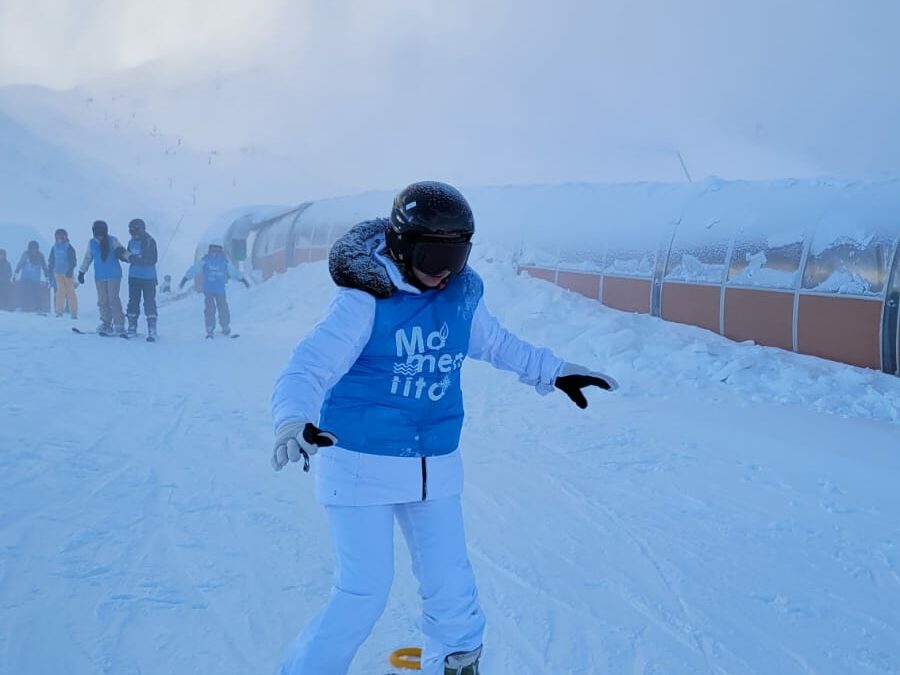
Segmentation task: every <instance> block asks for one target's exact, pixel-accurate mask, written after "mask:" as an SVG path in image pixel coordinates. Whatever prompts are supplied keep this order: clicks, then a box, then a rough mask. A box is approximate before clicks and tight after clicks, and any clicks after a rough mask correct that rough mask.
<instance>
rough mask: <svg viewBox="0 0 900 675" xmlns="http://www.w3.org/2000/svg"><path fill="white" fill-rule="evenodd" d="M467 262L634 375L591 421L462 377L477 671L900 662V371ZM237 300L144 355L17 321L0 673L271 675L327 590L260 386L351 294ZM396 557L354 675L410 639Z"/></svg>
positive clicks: (523, 325)
mask: <svg viewBox="0 0 900 675" xmlns="http://www.w3.org/2000/svg"><path fill="white" fill-rule="evenodd" d="M475 265H476V267H477V268H478V269H479V270H480V271H481V272H482V274H483V275H484V277H485V280H486V286H487V292H486V299H487V302H488V304H489V306H490V307H491V308H492V309H493V311H494V312H495V313H496V314H497V315H498V316H499V317H500V318H501V320H502V321H503V322H504V323H505V324H506V325H507V326H508V327H510V328H511V329H513V330H514V331H516V332H518V333H519V334H520V335H521V336H523V337H525V338H527V339H529V340H531V341H533V342H536V343H541V344H546V345H548V346H550V347H552V348H553V349H554V350H556V351H557V352H558V353H560V354H561V355H563V356H565V357H566V358H568V359H570V360H573V361H577V362H581V363H584V364H588V365H591V366H594V367H596V368H598V369H601V370H604V371H606V372H609V373H611V374H613V375H615V376H616V377H617V378H618V379H619V381H620V382H621V383H622V385H623V386H622V389H621V390H620V391H619V392H617V393H616V394H614V395H608V394H604V393H601V392H596V393H594V394H592V395H591V407H590V408H589V409H588V410H587V411H581V410H578V409H577V408H575V407H574V406H573V405H571V403H569V401H568V400H567V399H566V398H565V397H564V396H562V395H559V394H555V395H551V396H549V397H547V398H541V397H539V396H537V395H536V394H534V392H533V391H532V390H530V389H529V388H527V387H524V386H522V385H520V384H518V383H517V382H516V381H515V377H514V376H512V375H510V374H508V373H502V374H498V373H496V372H495V371H493V370H491V369H490V368H489V367H488V366H486V365H485V364H482V363H477V362H470V363H468V364H467V365H466V367H465V373H464V378H463V382H464V384H463V387H464V391H465V392H466V403H467V412H468V416H467V420H466V426H465V429H464V432H463V447H464V453H465V457H466V467H467V488H466V492H465V495H464V506H465V511H466V517H467V527H468V533H469V545H470V553H471V557H472V561H473V564H474V567H475V571H476V574H477V576H478V580H479V584H480V588H481V596H482V601H483V604H484V608H485V612H486V614H487V617H488V634H487V636H486V643H485V658H484V671H485V673H488V674H493V675H501V674H503V675H506V674H509V673H522V674H526V673H527V674H529V675H543V674H550V673H553V674H567V675H568V674H585V675H586V674H594V673H597V674H600V673H610V674H615V675H620V674H622V673H642V674H647V675H650V674H654V675H657V674H660V675H661V674H665V675H677V674H684V675H694V674H696V673H716V674H725V673H727V674H729V675H744V674H747V675H750V674H757V673H779V674H789V673H816V674H818V675H826V674H833V675H850V674H853V675H856V674H868V673H879V674H888V673H898V672H900V611H898V607H900V490H898V488H897V481H898V477H900V443H898V441H900V379H898V378H893V377H890V376H887V375H883V374H880V373H876V372H872V371H865V370H860V369H855V368H851V367H847V366H843V365H839V364H833V363H828V362H825V361H821V360H817V359H814V358H809V357H803V356H798V355H794V354H789V353H785V352H780V351H777V350H772V349H767V348H762V347H757V346H753V345H741V344H735V343H732V342H729V341H726V340H724V339H722V338H720V337H718V336H716V335H713V334H711V333H708V332H705V331H702V330H700V329H697V328H692V327H687V326H678V325H673V324H668V323H664V322H662V321H659V320H657V319H653V318H651V317H647V316H636V315H630V314H623V313H621V312H616V311H613V310H610V309H607V308H604V307H602V306H600V305H599V304H598V303H594V302H591V301H588V300H585V299H583V298H581V297H580V296H577V295H574V294H571V293H568V292H566V291H563V290H561V289H559V288H557V287H555V286H552V285H550V284H546V283H544V282H541V281H538V280H535V279H529V278H524V277H516V276H515V275H514V274H513V271H512V266H511V264H510V261H509V260H508V259H507V258H506V256H504V255H502V254H499V253H497V252H496V251H493V252H492V251H490V250H489V249H488V250H487V251H486V252H485V251H484V250H483V251H482V253H481V255H480V256H479V259H478V260H476V262H475ZM82 290H85V289H82ZM230 293H231V302H232V312H233V315H234V317H235V319H234V322H235V328H236V330H238V331H239V332H240V333H242V337H241V338H240V339H238V340H225V339H217V340H215V341H213V342H211V343H210V342H207V341H204V340H203V339H202V336H203V328H202V301H201V299H200V298H199V297H197V296H194V297H192V298H190V299H189V300H186V301H180V302H176V303H174V304H171V305H168V306H166V307H163V308H162V311H161V315H162V316H161V319H160V331H161V334H162V336H163V339H162V340H161V341H160V342H158V343H157V344H152V345H151V344H147V343H145V342H143V341H131V342H126V341H125V340H120V339H113V338H109V339H107V338H98V337H95V336H78V335H74V334H72V333H71V332H70V330H69V327H70V323H71V322H70V321H68V320H64V319H53V318H44V317H36V316H25V315H21V314H16V315H10V314H3V313H0V373H2V374H3V396H2V397H0V409H2V416H0V419H2V424H0V673H4V674H6V673H9V674H11V675H12V674H15V675H44V674H49V673H67V674H71V675H81V674H84V675H88V674H95V673H108V674H115V675H132V674H137V673H152V674H153V675H165V674H169V673H172V674H179V675H183V674H189V673H203V674H206V673H209V674H212V673H215V674H216V675H250V674H256V673H271V672H273V671H274V669H275V667H276V665H277V663H278V661H279V659H280V656H281V655H282V653H283V650H284V649H285V648H286V646H287V645H288V643H289V642H290V640H291V639H292V638H293V636H294V634H295V633H296V632H297V631H298V630H299V628H300V627H301V625H302V624H303V623H304V621H305V620H306V619H307V618H308V617H309V616H310V614H311V613H312V612H313V611H314V610H315V609H316V608H317V607H318V606H319V605H320V604H321V603H322V602H323V601H324V599H325V597H326V595H327V593H328V590H329V584H330V576H331V552H330V546H329V539H328V533H327V528H326V525H325V518H324V513H323V511H322V509H321V508H320V507H318V506H317V505H316V504H315V503H314V500H313V495H312V492H313V489H312V488H313V485H312V480H311V477H310V476H309V475H306V474H303V473H302V471H300V470H298V467H297V466H296V465H293V466H291V467H289V470H287V471H283V472H281V473H277V474H276V473H275V472H273V471H272V469H271V467H270V465H269V454H270V448H271V429H270V420H269V396H270V391H271V385H272V383H273V381H274V378H275V376H276V374H277V373H278V371H279V370H280V368H281V367H282V365H283V364H284V363H285V361H286V360H287V358H288V355H289V353H290V349H291V347H292V345H293V344H294V342H295V341H296V340H297V339H298V337H300V336H301V335H303V334H304V333H305V332H306V331H307V330H308V329H309V328H310V326H312V325H313V323H314V322H315V321H316V320H317V319H318V318H319V317H320V316H321V315H322V313H323V312H324V311H325V309H326V308H327V306H328V303H329V300H330V297H331V295H332V288H331V284H330V281H329V279H328V277H327V271H326V268H325V265H324V264H323V263H317V264H313V265H308V266H304V267H302V268H299V269H295V270H292V271H291V272H289V273H288V274H285V275H282V276H278V277H276V278H275V279H273V280H272V281H270V282H268V283H266V284H264V285H262V286H258V287H254V288H252V289H250V290H244V289H243V288H241V287H240V286H237V285H232V287H231V290H230ZM81 299H82V301H83V303H84V305H85V306H87V305H90V304H91V303H92V302H93V292H92V291H90V289H87V292H84V293H83V294H82V298H81ZM83 314H84V317H83V319H82V322H81V325H82V326H85V327H92V323H93V319H94V317H93V316H91V314H90V313H89V312H86V311H85V312H83ZM397 555H398V565H397V579H396V582H395V587H394V593H393V596H392V599H391V602H390V604H389V606H388V608H387V611H386V612H385V615H384V617H383V619H382V620H381V621H380V622H379V624H378V626H377V627H376V630H375V632H374V634H373V636H372V638H371V639H370V640H369V641H368V642H367V643H366V645H364V647H363V649H362V650H361V652H360V654H359V657H358V658H357V660H356V661H355V662H354V666H353V668H352V671H351V672H352V673H353V674H354V675H372V674H374V673H380V672H384V671H385V670H386V661H385V657H386V655H387V653H388V652H389V651H390V650H391V649H393V648H395V647H397V646H401V645H414V644H416V643H417V641H418V632H417V628H416V618H417V613H418V603H417V600H416V594H415V582H414V580H413V578H412V576H411V574H410V572H409V569H408V564H407V562H406V560H407V554H406V551H405V545H404V544H403V543H402V537H400V536H399V534H398V537H397Z"/></svg>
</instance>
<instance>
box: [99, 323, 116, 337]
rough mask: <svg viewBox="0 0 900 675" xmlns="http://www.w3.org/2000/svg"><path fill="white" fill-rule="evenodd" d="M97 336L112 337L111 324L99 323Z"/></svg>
mask: <svg viewBox="0 0 900 675" xmlns="http://www.w3.org/2000/svg"><path fill="white" fill-rule="evenodd" d="M97 334H98V335H112V334H113V328H112V324H108V323H101V324H100V325H99V326H97Z"/></svg>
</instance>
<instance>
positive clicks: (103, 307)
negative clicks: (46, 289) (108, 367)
mask: <svg viewBox="0 0 900 675" xmlns="http://www.w3.org/2000/svg"><path fill="white" fill-rule="evenodd" d="M91 232H92V233H93V235H94V236H93V238H92V239H91V240H90V242H88V247H87V250H86V251H85V252H84V258H83V259H82V261H81V267H80V268H79V270H78V283H79V284H83V283H84V275H85V273H86V272H87V271H88V269H89V268H90V266H91V264H92V263H93V265H94V281H95V282H96V284H97V307H98V309H99V310H100V325H99V326H98V327H97V332H98V333H99V334H100V335H113V334H116V335H125V315H124V314H123V313H122V300H121V298H120V297H119V291H120V290H121V288H122V265H121V263H120V262H119V260H120V259H121V258H124V256H125V247H124V246H122V244H120V243H119V240H118V239H116V237H114V236H112V235H110V233H109V226H108V225H107V224H106V221H103V220H95V221H94V224H93V225H92V226H91Z"/></svg>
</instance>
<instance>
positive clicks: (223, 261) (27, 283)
mask: <svg viewBox="0 0 900 675" xmlns="http://www.w3.org/2000/svg"><path fill="white" fill-rule="evenodd" d="M91 233H92V235H93V236H92V238H91V240H90V242H89V243H88V247H87V250H86V251H85V253H84V257H83V258H82V261H81V265H80V266H78V265H77V255H76V252H75V247H74V246H72V244H71V243H70V242H69V235H68V232H66V230H64V229H62V228H60V229H58V230H56V232H55V233H54V239H55V241H54V244H53V247H52V248H51V250H50V254H49V257H48V258H47V259H46V260H45V259H44V254H43V253H42V252H41V250H40V245H39V244H38V242H37V241H31V242H29V243H28V248H27V250H26V251H25V252H24V253H23V254H22V256H21V258H20V260H19V263H18V265H16V267H15V269H14V270H13V269H12V267H11V265H10V263H9V261H8V260H7V256H6V251H5V250H4V249H0V309H3V310H13V309H16V302H15V299H14V292H13V281H17V284H18V286H19V292H18V296H19V302H18V306H19V308H20V309H22V310H23V311H29V312H38V311H41V309H42V306H43V304H44V302H45V298H46V295H45V293H46V288H47V287H46V285H45V282H44V279H46V282H47V283H49V285H50V287H51V288H52V289H53V290H54V297H55V301H54V306H55V310H56V316H57V317H60V316H62V315H63V313H64V312H65V311H66V309H68V312H69V314H70V315H71V317H72V318H73V319H77V318H78V296H77V293H76V291H75V289H76V288H77V287H78V285H80V284H83V283H84V282H85V274H87V272H88V270H89V269H90V268H91V266H92V265H93V268H94V281H95V284H96V287H97V307H98V309H99V311H100V325H99V326H98V327H97V332H98V333H99V334H101V335H125V336H130V335H135V334H137V330H138V319H139V318H140V315H141V307H142V306H143V312H144V316H145V318H146V320H147V337H148V339H155V338H156V336H157V318H158V307H157V302H156V292H157V285H158V284H159V281H158V278H157V270H156V267H157V262H158V260H159V254H158V250H157V246H156V240H155V239H154V238H153V237H152V236H151V235H150V234H149V233H148V232H147V225H146V223H145V222H144V221H143V220H142V219H140V218H135V219H133V220H132V221H131V222H129V223H128V234H129V235H130V238H129V240H128V242H127V244H125V245H122V244H121V243H120V241H119V240H118V238H116V237H115V236H114V235H111V234H110V233H109V225H108V224H107V223H106V221H103V220H96V221H94V224H93V225H92V227H91ZM122 263H127V264H128V265H129V269H128V305H127V307H126V309H125V311H124V312H123V311H122V301H121V299H120V292H121V285H122V278H123V276H124V274H123V271H122ZM76 267H78V271H77V273H76V271H75V270H76ZM198 276H199V278H200V284H201V287H202V289H203V293H204V295H205V296H206V301H205V306H204V323H205V326H206V336H207V338H211V337H213V334H214V332H215V327H216V318H217V316H216V315H217V314H218V320H219V325H220V327H221V329H222V333H223V334H225V335H229V334H230V333H231V314H230V311H229V308H228V302H227V299H226V295H225V284H226V283H227V281H228V280H229V279H236V280H239V281H240V282H242V283H243V284H244V285H245V286H248V287H249V286H250V282H249V281H247V279H246V278H245V277H244V276H243V275H242V274H241V273H240V271H238V269H237V268H236V267H235V266H234V264H232V262H231V261H230V260H228V258H227V257H226V256H225V250H224V247H223V246H222V245H221V244H218V243H212V244H210V246H209V249H208V252H207V254H206V255H204V256H203V258H202V259H201V260H199V261H197V262H196V263H195V264H194V265H192V266H191V267H190V268H189V269H188V270H187V271H186V272H185V274H184V277H183V278H182V280H181V284H180V285H179V288H183V287H184V286H185V284H187V282H188V281H189V280H190V279H193V278H196V277H198ZM160 291H161V292H162V293H171V292H172V286H171V277H170V276H169V275H166V276H165V277H164V278H163V284H162V286H161V288H160ZM126 319H127V324H126Z"/></svg>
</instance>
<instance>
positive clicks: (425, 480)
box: [422, 457, 428, 502]
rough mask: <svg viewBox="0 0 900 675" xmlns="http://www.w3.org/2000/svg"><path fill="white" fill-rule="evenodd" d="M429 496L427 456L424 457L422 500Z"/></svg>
mask: <svg viewBox="0 0 900 675" xmlns="http://www.w3.org/2000/svg"><path fill="white" fill-rule="evenodd" d="M427 497H428V467H427V464H426V463H425V458H424V457H423V458H422V501H423V502H424V501H425V499H426V498H427Z"/></svg>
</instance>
